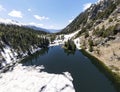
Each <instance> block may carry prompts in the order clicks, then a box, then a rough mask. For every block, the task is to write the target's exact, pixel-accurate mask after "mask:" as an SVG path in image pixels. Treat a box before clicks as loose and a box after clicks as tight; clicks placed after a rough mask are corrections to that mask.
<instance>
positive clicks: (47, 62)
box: [22, 46, 117, 92]
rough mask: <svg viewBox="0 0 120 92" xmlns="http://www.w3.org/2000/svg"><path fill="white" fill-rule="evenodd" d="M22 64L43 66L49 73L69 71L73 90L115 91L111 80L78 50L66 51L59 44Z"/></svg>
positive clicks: (81, 91) (91, 91) (79, 91)
mask: <svg viewBox="0 0 120 92" xmlns="http://www.w3.org/2000/svg"><path fill="white" fill-rule="evenodd" d="M22 65H23V66H40V65H42V66H44V69H43V70H42V71H44V72H47V73H50V74H63V72H69V73H70V74H71V76H72V78H73V81H72V84H73V86H74V88H75V92H117V91H116V90H115V88H114V86H113V84H112V82H111V81H110V80H109V79H108V78H107V77H106V76H105V75H104V74H103V73H102V72H100V71H99V69H98V68H97V67H96V66H95V65H93V64H92V63H91V61H90V60H89V59H88V58H87V57H86V56H84V55H83V54H82V53H81V52H80V51H79V50H76V51H75V52H73V53H67V51H65V50H64V49H63V48H61V47H60V46H55V47H50V48H48V49H45V50H44V49H43V50H41V51H40V52H38V53H36V54H35V55H33V56H31V57H29V58H27V59H25V60H24V61H23V62H22Z"/></svg>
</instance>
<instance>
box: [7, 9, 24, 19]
mask: <svg viewBox="0 0 120 92" xmlns="http://www.w3.org/2000/svg"><path fill="white" fill-rule="evenodd" d="M8 15H9V16H11V17H17V18H22V17H23V14H22V12H21V11H16V10H12V11H11V12H10V13H8Z"/></svg>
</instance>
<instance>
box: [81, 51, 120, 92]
mask: <svg viewBox="0 0 120 92" xmlns="http://www.w3.org/2000/svg"><path fill="white" fill-rule="evenodd" d="M80 51H81V52H82V53H83V54H84V55H85V56H87V57H88V58H89V59H90V60H91V62H92V63H93V64H94V65H95V66H96V67H97V68H98V69H99V70H100V71H101V72H103V73H104V74H105V75H106V76H107V77H108V78H109V79H110V80H111V81H112V82H113V83H114V84H115V87H116V89H117V91H118V92H120V75H119V74H118V73H116V72H113V71H112V70H111V69H110V68H109V67H108V66H107V65H106V64H105V63H104V62H103V61H101V60H99V59H98V58H96V57H95V56H94V55H93V54H91V53H90V52H88V51H86V50H84V49H81V50H80Z"/></svg>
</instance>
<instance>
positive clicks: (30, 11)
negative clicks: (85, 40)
mask: <svg viewBox="0 0 120 92" xmlns="http://www.w3.org/2000/svg"><path fill="white" fill-rule="evenodd" d="M97 1H98V0H0V18H4V19H12V20H16V21H18V22H21V23H25V24H29V25H36V26H39V27H42V28H46V29H62V28H64V27H66V26H67V25H68V24H69V23H70V22H72V20H73V19H74V18H75V17H76V16H78V15H79V14H80V13H81V12H83V11H84V10H85V9H86V8H88V7H89V6H90V5H91V4H92V3H95V2H97Z"/></svg>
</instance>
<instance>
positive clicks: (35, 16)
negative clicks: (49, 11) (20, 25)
mask: <svg viewBox="0 0 120 92" xmlns="http://www.w3.org/2000/svg"><path fill="white" fill-rule="evenodd" d="M34 18H36V19H37V20H48V19H49V18H48V17H45V16H39V15H34Z"/></svg>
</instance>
